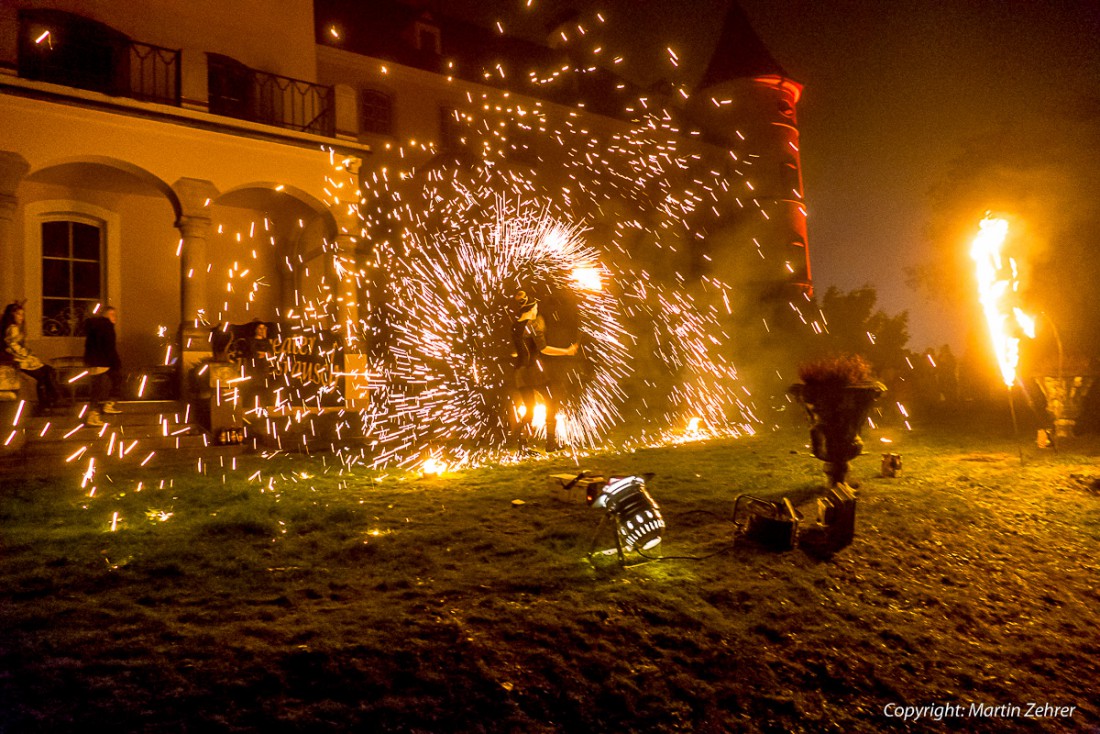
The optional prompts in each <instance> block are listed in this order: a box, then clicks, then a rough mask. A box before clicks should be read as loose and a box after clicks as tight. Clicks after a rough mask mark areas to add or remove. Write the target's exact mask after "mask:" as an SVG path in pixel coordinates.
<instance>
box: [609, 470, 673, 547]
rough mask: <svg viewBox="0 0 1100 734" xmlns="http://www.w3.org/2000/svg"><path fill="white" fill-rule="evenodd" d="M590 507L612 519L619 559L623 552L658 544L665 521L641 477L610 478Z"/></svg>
mask: <svg viewBox="0 0 1100 734" xmlns="http://www.w3.org/2000/svg"><path fill="white" fill-rule="evenodd" d="M591 503H592V506H593V507H602V508H604V509H606V510H607V513H608V515H609V516H610V517H612V518H614V520H615V540H616V544H617V545H618V549H619V558H620V559H622V558H623V553H624V552H628V551H633V550H638V551H645V550H649V549H650V548H652V547H654V546H655V545H657V544H658V543H660V542H661V533H662V531H664V529H665V521H664V519H663V518H662V517H661V511H660V509H659V508H658V507H657V503H656V502H654V501H653V497H651V496H650V494H649V492H648V491H647V490H646V486H645V479H643V478H642V477H639V476H629V477H614V478H612V479H611V480H610V481H608V483H607V484H606V485H604V486H603V487H602V488H601V489H600V490H599V491H598V492H597V493H595V496H593V498H592V500H591ZM601 524H602V523H601Z"/></svg>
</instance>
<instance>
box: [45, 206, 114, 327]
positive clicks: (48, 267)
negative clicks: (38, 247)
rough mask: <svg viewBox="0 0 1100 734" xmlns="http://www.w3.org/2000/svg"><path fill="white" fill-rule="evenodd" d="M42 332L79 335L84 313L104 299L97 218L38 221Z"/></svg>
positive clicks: (101, 232) (102, 242)
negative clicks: (39, 231) (40, 229)
mask: <svg viewBox="0 0 1100 734" xmlns="http://www.w3.org/2000/svg"><path fill="white" fill-rule="evenodd" d="M41 226H42V311H41V313H42V335H43V336H80V335H81V333H82V332H81V328H82V326H83V321H84V318H85V316H86V315H88V314H89V313H90V312H91V310H92V309H93V308H94V307H95V306H96V304H97V303H101V302H103V301H105V300H106V299H105V297H104V296H105V295H106V278H105V275H106V259H105V257H104V256H105V254H106V253H105V249H106V248H105V237H104V228H103V224H102V223H101V222H97V221H95V220H92V219H82V218H81V219H77V218H74V217H73V216H72V215H68V216H67V217H66V218H60V217H59V218H50V219H47V220H45V221H43V222H42V224H41Z"/></svg>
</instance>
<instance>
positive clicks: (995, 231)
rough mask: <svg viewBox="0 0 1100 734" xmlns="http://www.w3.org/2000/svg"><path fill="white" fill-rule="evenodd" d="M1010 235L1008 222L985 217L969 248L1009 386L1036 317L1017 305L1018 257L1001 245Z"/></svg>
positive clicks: (1002, 376)
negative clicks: (1024, 337) (1007, 254)
mask: <svg viewBox="0 0 1100 734" xmlns="http://www.w3.org/2000/svg"><path fill="white" fill-rule="evenodd" d="M1007 235H1008V222H1007V221H1005V220H1004V219H993V218H990V217H986V218H985V219H983V220H982V222H981V225H980V229H979V231H978V235H977V236H976V237H975V238H974V244H973V246H972V247H971V249H970V257H972V258H973V259H974V262H975V263H976V264H977V268H976V272H975V274H976V276H977V279H978V296H979V300H980V301H981V304H982V310H983V311H985V319H986V322H987V323H988V324H989V335H990V337H991V338H992V340H993V349H994V352H995V353H996V355H997V363H998V364H999V365H1000V368H1001V379H1003V380H1004V383H1005V385H1006V386H1008V387H1012V385H1013V383H1015V382H1016V368H1017V366H1018V365H1019V364H1020V337H1019V336H1018V335H1019V334H1021V333H1022V334H1025V335H1027V336H1028V337H1031V338H1034V337H1035V319H1034V317H1032V316H1029V315H1028V314H1026V313H1024V312H1023V311H1022V310H1020V308H1019V307H1018V306H1017V305H1016V303H1017V302H1018V301H1019V287H1020V282H1019V280H1018V278H1017V275H1018V272H1019V270H1018V268H1017V266H1016V261H1015V260H1014V259H1013V258H1011V257H1005V256H1004V254H1003V252H1002V248H1003V247H1004V242H1005V237H1006V236H1007Z"/></svg>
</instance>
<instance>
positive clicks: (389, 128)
mask: <svg viewBox="0 0 1100 734" xmlns="http://www.w3.org/2000/svg"><path fill="white" fill-rule="evenodd" d="M359 107H360V118H361V119H362V131H363V132H365V133H374V134H375V135H393V97H392V96H390V95H388V94H386V93H385V92H382V91H379V90H377V89H364V90H363V91H362V94H361V95H360V103H359Z"/></svg>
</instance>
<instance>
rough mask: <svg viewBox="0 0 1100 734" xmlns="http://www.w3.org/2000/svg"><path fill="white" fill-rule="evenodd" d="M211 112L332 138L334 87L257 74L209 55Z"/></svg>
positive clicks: (231, 62) (262, 72)
mask: <svg viewBox="0 0 1100 734" xmlns="http://www.w3.org/2000/svg"><path fill="white" fill-rule="evenodd" d="M206 58H207V69H208V82H209V94H210V96H209V100H210V108H209V109H210V111H211V112H212V113H214V114H216V115H225V116H226V117H235V118H237V119H239V120H248V121H249V122H260V123H264V124H267V125H276V126H278V127H284V128H288V129H290V130H298V131H300V132H307V133H314V134H316V135H325V136H328V137H332V136H333V135H334V134H335V127H336V115H335V95H334V93H333V88H332V87H328V86H324V85H321V84H313V83H312V82H307V81H303V80H301V79H292V78H291V77H286V76H280V75H279V74H271V73H269V72H266V71H257V70H255V69H252V68H249V67H247V66H245V65H244V64H241V63H240V62H238V61H236V60H235V59H232V58H229V57H228V56H222V55H221V54H214V53H208V54H206Z"/></svg>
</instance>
